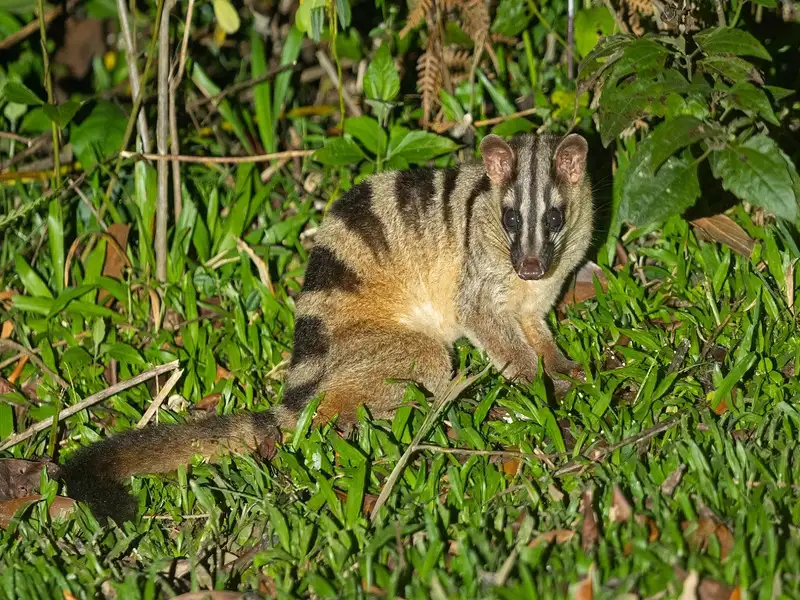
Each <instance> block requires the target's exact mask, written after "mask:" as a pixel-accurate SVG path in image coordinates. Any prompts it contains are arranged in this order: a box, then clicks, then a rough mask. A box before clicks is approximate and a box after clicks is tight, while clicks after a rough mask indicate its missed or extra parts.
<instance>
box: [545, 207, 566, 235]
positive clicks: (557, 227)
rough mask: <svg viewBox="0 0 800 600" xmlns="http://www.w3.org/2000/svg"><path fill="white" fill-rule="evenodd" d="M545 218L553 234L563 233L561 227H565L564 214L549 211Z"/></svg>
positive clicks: (553, 209)
mask: <svg viewBox="0 0 800 600" xmlns="http://www.w3.org/2000/svg"><path fill="white" fill-rule="evenodd" d="M544 218H545V222H546V223H547V228H548V229H549V230H550V231H552V232H553V233H555V232H557V231H561V227H562V226H563V225H564V214H563V213H562V212H561V211H560V210H559V209H557V208H551V209H549V210H548V211H547V213H546V214H545V217H544Z"/></svg>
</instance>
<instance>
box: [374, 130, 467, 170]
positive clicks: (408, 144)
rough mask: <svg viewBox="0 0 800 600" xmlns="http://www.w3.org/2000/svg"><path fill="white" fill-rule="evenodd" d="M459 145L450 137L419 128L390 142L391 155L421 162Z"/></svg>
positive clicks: (452, 149)
mask: <svg viewBox="0 0 800 600" xmlns="http://www.w3.org/2000/svg"><path fill="white" fill-rule="evenodd" d="M393 137H394V136H393ZM457 147H458V144H456V143H455V142H454V141H453V140H451V139H450V138H446V137H444V136H441V135H436V134H435V133H430V132H428V131H419V130H417V131H411V132H409V133H407V134H406V135H405V136H403V137H402V138H400V139H396V140H395V139H392V140H391V141H390V143H389V156H391V157H401V158H403V159H405V160H407V161H408V162H409V163H417V164H419V163H423V162H425V161H428V160H430V159H432V158H435V157H437V156H440V155H442V154H446V153H448V152H452V151H454V150H455V149H456V148H457Z"/></svg>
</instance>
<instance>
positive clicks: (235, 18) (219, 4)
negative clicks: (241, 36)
mask: <svg viewBox="0 0 800 600" xmlns="http://www.w3.org/2000/svg"><path fill="white" fill-rule="evenodd" d="M213 5H214V15H215V16H216V18H217V23H218V24H219V26H220V28H221V29H222V30H223V31H224V32H225V33H227V34H228V35H230V34H232V33H236V32H237V31H238V30H239V25H240V24H241V23H240V21H239V13H238V12H237V11H236V9H235V8H234V7H233V5H232V4H231V3H230V0H213Z"/></svg>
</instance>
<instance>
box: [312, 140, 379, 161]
mask: <svg viewBox="0 0 800 600" xmlns="http://www.w3.org/2000/svg"><path fill="white" fill-rule="evenodd" d="M365 158H367V156H366V154H364V152H363V151H362V150H361V148H359V147H358V144H356V143H355V142H354V141H353V140H349V139H347V138H343V137H337V138H333V139H332V140H329V141H327V142H326V144H325V146H324V147H323V148H320V149H319V150H317V151H316V152H315V153H314V159H315V160H317V161H319V162H321V163H322V164H323V165H331V166H345V165H355V164H358V163H360V162H361V161H362V160H364V159H365Z"/></svg>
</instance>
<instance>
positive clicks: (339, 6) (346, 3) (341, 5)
mask: <svg viewBox="0 0 800 600" xmlns="http://www.w3.org/2000/svg"><path fill="white" fill-rule="evenodd" d="M336 14H337V15H338V18H339V28H340V29H343V30H345V29H347V28H348V27H350V22H351V21H352V19H353V14H352V11H351V10H350V0H336ZM337 40H338V36H337Z"/></svg>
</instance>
